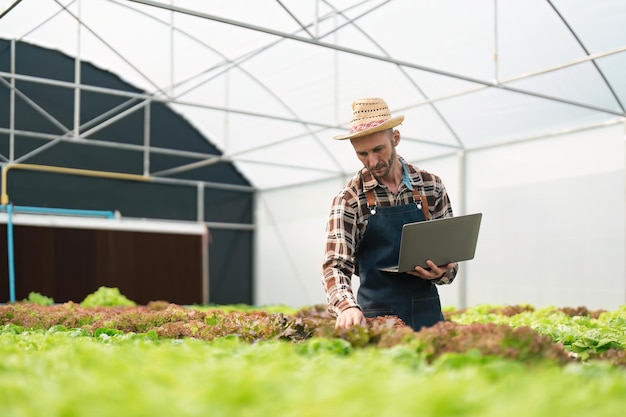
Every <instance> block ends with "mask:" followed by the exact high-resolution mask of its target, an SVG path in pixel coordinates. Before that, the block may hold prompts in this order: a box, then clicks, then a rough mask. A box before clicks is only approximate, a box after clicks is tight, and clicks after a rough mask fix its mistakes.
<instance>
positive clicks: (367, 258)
mask: <svg viewBox="0 0 626 417" xmlns="http://www.w3.org/2000/svg"><path fill="white" fill-rule="evenodd" d="M371 195H373V193H372V194H371ZM371 195H370V196H368V197H369V198H368V200H370V205H372V204H371V200H372V199H373V197H372V196H371ZM422 201H424V200H422ZM427 212H428V210H427V209H426V210H422V207H421V202H419V203H417V204H416V203H411V204H406V205H402V206H392V207H379V208H374V209H373V210H372V215H371V216H370V219H369V222H368V224H367V227H366V229H365V233H364V235H363V240H362V241H361V244H360V246H359V249H358V253H357V259H358V261H357V265H358V276H359V278H360V286H359V290H358V292H357V300H358V303H359V305H360V306H361V308H362V309H363V313H364V315H365V317H369V318H372V317H378V316H386V315H392V316H398V317H399V318H400V319H402V321H404V322H405V323H406V324H407V325H408V326H411V327H412V328H413V329H414V330H416V331H417V330H419V329H420V328H421V327H429V326H432V325H433V324H435V323H437V322H439V321H443V314H442V312H441V302H440V300H439V292H438V291H437V287H436V285H435V284H433V283H432V282H430V281H428V280H424V279H420V278H418V277H414V276H412V275H409V274H405V273H393V272H383V271H380V268H384V267H387V266H390V265H395V264H396V263H397V262H398V254H399V252H400V237H401V235H402V226H403V225H404V224H406V223H411V222H419V221H424V220H426V218H425V216H424V213H427Z"/></svg>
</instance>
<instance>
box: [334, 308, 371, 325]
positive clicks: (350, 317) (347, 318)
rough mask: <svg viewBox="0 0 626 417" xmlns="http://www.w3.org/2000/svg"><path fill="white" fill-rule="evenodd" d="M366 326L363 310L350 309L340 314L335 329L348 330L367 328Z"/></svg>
mask: <svg viewBox="0 0 626 417" xmlns="http://www.w3.org/2000/svg"><path fill="white" fill-rule="evenodd" d="M366 324H367V321H366V320H365V316H364V315H363V312H362V311H361V309H360V308H358V307H350V308H347V309H345V310H343V311H342V312H341V313H339V315H338V316H337V321H336V322H335V328H336V329H337V328H344V329H348V328H350V327H352V326H365V325H366Z"/></svg>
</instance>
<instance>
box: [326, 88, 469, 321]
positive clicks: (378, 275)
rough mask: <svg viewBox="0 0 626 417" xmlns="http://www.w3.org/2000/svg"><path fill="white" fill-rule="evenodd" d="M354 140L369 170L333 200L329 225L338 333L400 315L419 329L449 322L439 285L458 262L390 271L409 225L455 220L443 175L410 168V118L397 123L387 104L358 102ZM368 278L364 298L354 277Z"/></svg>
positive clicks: (329, 275)
mask: <svg viewBox="0 0 626 417" xmlns="http://www.w3.org/2000/svg"><path fill="white" fill-rule="evenodd" d="M352 110H353V116H352V120H351V122H350V132H349V133H348V134H346V135H341V136H335V139H338V140H346V139H349V140H350V142H351V143H352V146H353V147H354V150H355V152H356V155H357V157H358V158H359V160H360V161H361V162H362V163H363V166H364V167H363V168H362V169H361V170H360V171H359V172H357V174H356V175H355V176H354V177H353V178H352V179H351V180H350V181H349V182H348V183H347V185H346V186H345V187H344V189H343V190H341V191H340V192H339V193H338V194H337V195H336V196H335V198H334V199H333V202H332V207H331V210H330V216H329V219H328V224H327V226H326V233H327V239H326V251H325V256H324V260H323V264H322V274H323V284H324V289H325V291H326V298H327V301H328V309H329V311H330V312H331V313H332V314H333V315H335V316H336V317H337V319H336V327H338V328H349V327H350V326H354V325H357V326H364V325H366V317H367V318H371V317H377V316H387V315H394V316H398V317H399V318H400V319H402V321H404V322H405V323H406V324H407V325H409V326H411V327H412V328H413V329H415V330H419V329H420V328H422V327H424V326H432V325H433V324H435V323H437V322H438V321H441V320H443V314H442V312H441V303H440V301H439V293H438V291H437V287H436V285H442V284H450V283H451V282H452V281H453V280H454V278H455V276H456V273H457V270H458V264H456V263H451V264H447V265H435V264H434V263H433V262H432V261H428V262H427V264H428V266H429V269H425V268H421V267H419V266H418V267H416V268H415V270H414V271H410V272H408V273H392V272H383V271H381V270H380V268H383V267H386V266H389V265H392V264H395V263H396V262H397V260H398V253H399V246H400V236H401V233H402V226H403V225H404V224H405V223H410V222H416V221H424V220H430V219H437V218H442V217H452V215H453V213H452V207H451V205H450V200H449V198H448V194H447V192H446V189H445V187H444V185H443V183H442V181H441V179H440V178H439V177H437V176H436V175H433V174H431V173H429V172H427V171H425V170H422V169H419V168H418V167H415V166H413V165H411V164H409V163H407V162H406V161H405V160H404V159H403V158H402V157H400V156H398V154H397V153H396V146H398V143H399V142H400V132H399V131H398V130H396V129H394V128H395V127H396V126H398V125H400V123H402V121H403V120H404V116H398V117H394V118H392V117H391V114H390V111H389V107H388V106H387V103H386V102H385V101H384V100H383V99H381V98H364V99H359V100H356V101H355V102H354V103H352ZM353 274H354V275H357V276H358V277H359V279H360V285H359V290H358V295H357V297H356V298H355V296H354V293H353V291H352V282H351V280H352V275H353Z"/></svg>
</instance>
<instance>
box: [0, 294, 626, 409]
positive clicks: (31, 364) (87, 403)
mask: <svg viewBox="0 0 626 417" xmlns="http://www.w3.org/2000/svg"><path fill="white" fill-rule="evenodd" d="M110 295H111V294H110V293H108V296H104V297H103V296H102V292H101V291H100V292H99V293H97V294H94V295H93V296H92V297H91V301H90V302H87V301H89V300H88V299H85V300H84V301H83V302H82V303H80V304H77V303H65V304H53V305H42V304H46V303H37V302H33V300H26V301H27V302H26V301H24V302H19V303H15V304H10V305H2V306H0V415H1V416H3V417H13V416H16V417H17V416H50V417H56V416H59V417H61V416H62V417H73V416H81V417H82V416H90V417H99V416H146V417H147V416H150V417H154V416H272V417H273V416H325V415H343V416H376V417H380V416H444V417H445V416H481V417H482V416H504V415H506V416H508V417H516V416H525V417H526V416H533V417H542V416H546V417H547V416H550V417H553V416H562V415H567V416H589V415H593V416H594V417H595V416H617V415H622V414H623V410H625V409H626V356H625V347H626V335H625V329H626V306H623V307H621V308H619V309H617V310H615V311H588V310H587V309H585V308H582V307H577V308H570V309H557V308H542V309H535V308H533V307H532V306H484V305H483V306H477V307H475V308H471V309H468V310H465V311H456V310H453V309H447V310H446V311H445V316H446V321H445V322H443V323H440V324H438V325H436V326H434V327H433V328H430V329H425V330H422V331H420V332H413V331H411V330H410V329H409V328H407V327H406V326H403V325H402V323H401V322H399V321H398V320H396V319H394V318H392V317H387V318H380V319H377V320H371V321H370V322H369V323H368V326H367V328H354V329H351V330H349V331H340V330H336V329H334V322H333V320H332V318H330V317H329V316H328V315H327V313H326V312H325V311H324V309H323V307H322V306H313V307H310V308H306V309H301V310H292V309H288V308H282V307H280V306H275V307H273V308H265V309H253V308H251V307H247V306H214V307H207V306H204V307H200V306H192V307H189V306H187V307H183V306H177V305H173V304H169V303H166V302H153V303H150V304H149V305H147V306H134V305H133V304H134V303H132V302H126V301H125V300H124V299H123V296H120V295H119V294H118V295H117V296H114V298H115V297H117V299H116V300H115V301H116V302H111V300H110ZM107 297H108V299H107ZM33 298H36V297H33ZM88 298H89V297H88ZM94 300H95V301H94ZM35 301H38V300H35ZM120 301H122V302H120ZM121 304H126V305H121Z"/></svg>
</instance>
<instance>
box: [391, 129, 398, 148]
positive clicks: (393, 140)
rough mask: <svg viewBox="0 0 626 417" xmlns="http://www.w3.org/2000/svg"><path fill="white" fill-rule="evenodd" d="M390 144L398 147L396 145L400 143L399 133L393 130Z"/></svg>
mask: <svg viewBox="0 0 626 417" xmlns="http://www.w3.org/2000/svg"><path fill="white" fill-rule="evenodd" d="M391 143H393V146H398V143H400V131H398V130H394V131H393V132H392V133H391Z"/></svg>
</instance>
